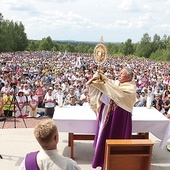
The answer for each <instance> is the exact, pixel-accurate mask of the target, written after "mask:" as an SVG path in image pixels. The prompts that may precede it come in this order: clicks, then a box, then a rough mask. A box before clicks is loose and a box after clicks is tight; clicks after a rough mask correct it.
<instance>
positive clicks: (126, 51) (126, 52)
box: [123, 39, 134, 55]
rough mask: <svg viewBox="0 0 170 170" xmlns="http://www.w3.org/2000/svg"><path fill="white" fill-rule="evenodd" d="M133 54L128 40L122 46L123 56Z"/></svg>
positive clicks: (130, 42) (130, 41) (131, 45)
mask: <svg viewBox="0 0 170 170" xmlns="http://www.w3.org/2000/svg"><path fill="white" fill-rule="evenodd" d="M133 53H134V47H133V44H132V40H131V39H128V40H127V41H126V42H125V44H124V46H123V54H124V55H129V54H133Z"/></svg>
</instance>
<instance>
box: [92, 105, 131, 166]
mask: <svg viewBox="0 0 170 170" xmlns="http://www.w3.org/2000/svg"><path fill="white" fill-rule="evenodd" d="M104 107H105V104H104V103H103V104H102V105H101V109H100V113H99V117H98V127H97V132H96V135H95V139H94V148H95V153H94V158H93V162H92V167H93V168H96V167H98V166H100V167H103V164H104V153H105V143H106V139H130V138H131V135H132V115H131V113H130V112H128V111H126V110H124V109H122V108H120V107H119V106H116V107H114V109H113V110H111V111H110V112H108V113H107V115H106V119H105V121H104V124H103V125H102V127H100V126H101V125H100V124H101V121H102V114H103V110H104ZM99 128H101V130H100V132H99ZM99 133H100V134H99Z"/></svg>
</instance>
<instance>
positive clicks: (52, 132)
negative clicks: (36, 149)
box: [34, 119, 58, 148]
mask: <svg viewBox="0 0 170 170" xmlns="http://www.w3.org/2000/svg"><path fill="white" fill-rule="evenodd" d="M56 135H57V138H58V130H57V126H56V123H55V122H54V121H53V120H51V119H48V120H45V121H42V122H40V123H39V124H38V125H37V126H36V127H35V129H34V136H35V138H36V139H37V141H38V142H39V144H40V145H41V146H42V147H44V148H46V147H49V146H50V145H51V144H52V142H53V140H54V137H55V136H56Z"/></svg>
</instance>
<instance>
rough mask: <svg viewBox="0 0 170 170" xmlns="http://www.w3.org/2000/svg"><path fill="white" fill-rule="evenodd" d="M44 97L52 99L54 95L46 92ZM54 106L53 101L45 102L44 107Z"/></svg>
mask: <svg viewBox="0 0 170 170" xmlns="http://www.w3.org/2000/svg"><path fill="white" fill-rule="evenodd" d="M44 99H46V100H52V101H53V100H54V99H55V96H54V95H53V94H52V95H51V96H50V95H49V94H48V92H47V93H46V95H45V97H44ZM54 106H55V104H54V102H47V103H45V107H47V108H51V107H54Z"/></svg>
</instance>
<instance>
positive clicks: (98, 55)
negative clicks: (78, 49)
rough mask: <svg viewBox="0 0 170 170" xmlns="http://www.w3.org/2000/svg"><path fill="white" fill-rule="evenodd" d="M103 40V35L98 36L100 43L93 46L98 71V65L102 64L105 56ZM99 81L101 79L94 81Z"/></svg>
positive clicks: (105, 50)
mask: <svg viewBox="0 0 170 170" xmlns="http://www.w3.org/2000/svg"><path fill="white" fill-rule="evenodd" d="M103 42H104V40H103V36H101V38H100V43H99V44H97V45H96V46H95V48H94V61H95V62H96V63H97V65H98V71H99V72H100V71H101V70H100V67H101V65H102V64H104V63H105V62H106V56H107V49H106V47H105V45H104V44H103ZM99 82H100V83H101V82H102V81H101V80H98V81H97V82H96V83H99Z"/></svg>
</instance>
